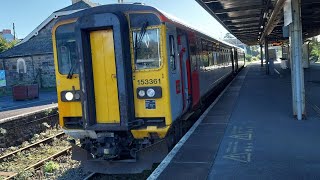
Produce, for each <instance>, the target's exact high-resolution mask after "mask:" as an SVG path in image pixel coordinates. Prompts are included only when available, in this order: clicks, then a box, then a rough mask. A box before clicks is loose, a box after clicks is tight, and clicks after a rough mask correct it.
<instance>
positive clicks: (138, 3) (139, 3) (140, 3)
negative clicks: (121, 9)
mask: <svg viewBox="0 0 320 180" xmlns="http://www.w3.org/2000/svg"><path fill="white" fill-rule="evenodd" d="M133 4H136V5H145V4H144V3H142V2H135V3H133Z"/></svg>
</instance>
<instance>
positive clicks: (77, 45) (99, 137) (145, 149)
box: [52, 3, 245, 174]
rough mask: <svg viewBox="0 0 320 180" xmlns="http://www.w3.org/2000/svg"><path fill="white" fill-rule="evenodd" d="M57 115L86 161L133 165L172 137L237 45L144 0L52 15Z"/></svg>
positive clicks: (224, 73)
mask: <svg viewBox="0 0 320 180" xmlns="http://www.w3.org/2000/svg"><path fill="white" fill-rule="evenodd" d="M52 40H53V51H54V61H55V72H56V84H57V96H58V108H59V124H60V126H61V127H62V128H63V131H64V132H65V133H66V134H68V135H70V136H71V137H72V138H73V139H74V140H72V141H71V143H72V158H73V159H76V160H79V161H81V163H82V165H83V166H84V167H85V169H86V170H88V171H91V172H97V173H105V174H122V173H139V172H142V171H143V170H146V169H150V168H151V167H152V165H153V164H154V163H159V162H161V160H162V159H163V158H164V157H165V156H166V154H167V153H168V151H169V150H170V148H172V147H173V146H174V144H175V143H176V142H178V141H179V138H181V137H182V133H181V129H182V127H181V126H182V124H183V123H184V122H186V121H188V117H190V116H191V115H192V114H194V113H195V112H197V111H198V110H199V109H200V108H201V106H202V104H203V102H204V100H205V99H206V98H207V97H208V96H209V95H210V93H211V91H212V90H213V89H214V88H215V87H217V86H218V85H219V84H221V83H222V82H223V81H225V80H226V78H227V77H230V76H233V75H234V74H236V73H237V72H239V71H240V70H241V68H242V67H244V65H245V52H244V50H243V49H241V48H238V47H236V46H233V45H230V44H228V43H224V42H222V41H219V40H217V39H215V38H213V37H212V36H210V35H208V34H205V33H202V32H201V31H199V30H197V29H196V28H192V27H191V26H189V25H186V24H185V23H183V22H182V21H181V20H178V19H177V18H175V17H173V16H171V15H169V14H167V13H165V12H163V11H160V10H158V9H157V8H154V7H151V6H147V5H144V4H139V3H133V4H109V5H101V6H98V7H93V8H89V9H84V10H81V11H78V12H75V13H73V14H70V15H66V16H62V17H60V18H59V19H58V20H57V22H56V23H55V25H54V27H53V30H52Z"/></svg>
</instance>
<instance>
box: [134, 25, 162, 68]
mask: <svg viewBox="0 0 320 180" xmlns="http://www.w3.org/2000/svg"><path fill="white" fill-rule="evenodd" d="M132 37H133V42H134V49H135V69H136V70H145V69H157V68H160V67H161V63H162V62H161V57H160V34H159V29H158V28H156V29H146V30H145V32H141V30H136V31H133V33H132Z"/></svg>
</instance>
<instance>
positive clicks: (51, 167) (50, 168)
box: [44, 161, 59, 173]
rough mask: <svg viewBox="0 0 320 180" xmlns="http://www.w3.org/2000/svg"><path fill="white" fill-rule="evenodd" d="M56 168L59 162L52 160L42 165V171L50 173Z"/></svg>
mask: <svg viewBox="0 0 320 180" xmlns="http://www.w3.org/2000/svg"><path fill="white" fill-rule="evenodd" d="M57 169H59V164H58V163H56V162H53V161H49V162H47V163H46V164H45V165H44V172H47V173H52V172H53V171H55V170H57Z"/></svg>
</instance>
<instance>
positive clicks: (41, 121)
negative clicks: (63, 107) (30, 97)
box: [0, 108, 59, 148]
mask: <svg viewBox="0 0 320 180" xmlns="http://www.w3.org/2000/svg"><path fill="white" fill-rule="evenodd" d="M57 110H58V109H57V108H53V109H48V110H44V111H40V112H36V113H33V114H28V115H24V116H21V117H17V118H15V119H12V120H10V121H6V122H0V127H1V128H0V148H8V147H10V146H17V145H20V144H21V143H23V142H24V141H28V140H30V139H31V138H32V137H33V135H34V134H39V133H41V132H44V131H45V130H46V129H49V128H52V127H56V126H58V119H59V115H58V112H57Z"/></svg>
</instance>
